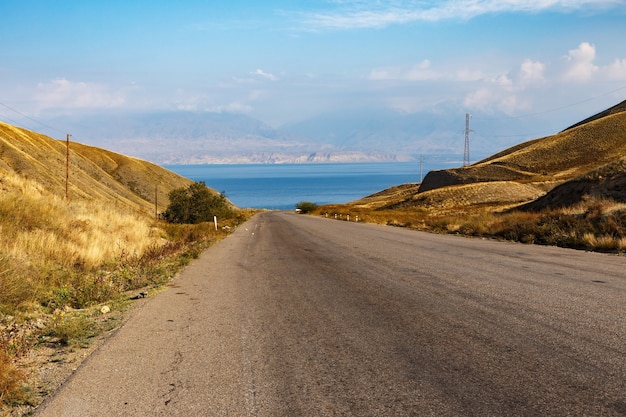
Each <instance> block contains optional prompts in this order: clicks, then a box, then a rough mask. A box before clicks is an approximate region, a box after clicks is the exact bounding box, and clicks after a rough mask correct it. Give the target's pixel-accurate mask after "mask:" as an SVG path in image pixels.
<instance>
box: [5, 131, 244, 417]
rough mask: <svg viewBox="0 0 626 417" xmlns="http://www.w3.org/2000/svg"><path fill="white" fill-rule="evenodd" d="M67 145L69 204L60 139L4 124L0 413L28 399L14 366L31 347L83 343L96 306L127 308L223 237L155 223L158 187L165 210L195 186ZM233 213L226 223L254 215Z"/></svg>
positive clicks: (143, 165)
mask: <svg viewBox="0 0 626 417" xmlns="http://www.w3.org/2000/svg"><path fill="white" fill-rule="evenodd" d="M70 149H71V150H70V155H71V156H70V167H71V170H70V190H69V197H70V198H69V199H65V163H66V158H65V155H66V147H65V142H64V141H57V140H53V139H51V138H48V137H46V136H43V135H39V134H36V133H33V132H29V131H27V130H24V129H19V128H16V127H13V126H10V125H7V124H4V123H1V122H0V413H1V412H2V411H3V410H4V409H5V408H4V407H5V405H6V403H19V402H23V401H27V402H28V401H31V400H30V399H29V398H28V395H25V393H26V391H24V390H23V389H22V388H23V384H24V382H25V380H24V378H26V377H28V376H29V374H28V373H24V372H21V371H19V370H18V369H17V368H16V367H15V361H16V360H18V359H19V358H20V357H21V356H23V355H26V354H27V353H30V352H32V348H33V345H34V344H35V343H46V346H56V345H58V344H59V343H61V344H68V345H70V344H74V343H76V342H77V341H78V344H79V345H81V344H82V343H83V341H84V340H87V339H88V338H90V337H91V336H92V335H93V333H94V331H95V330H94V329H96V328H98V326H97V325H96V326H94V321H93V320H94V317H95V320H97V318H98V317H100V315H101V313H100V310H99V306H98V304H99V303H104V302H107V303H109V305H110V306H112V307H111V308H114V306H116V305H119V306H123V305H125V303H126V301H125V300H128V291H131V290H137V289H139V288H144V289H145V288H152V287H158V286H159V285H163V284H165V283H166V282H168V281H169V280H170V279H171V278H172V277H173V275H174V274H175V273H176V272H177V271H178V270H179V269H180V268H182V267H183V266H184V265H186V264H187V263H188V262H189V261H190V260H191V259H193V258H195V257H197V256H198V255H199V253H200V252H201V251H202V250H203V249H204V248H206V247H207V245H209V244H211V243H212V242H214V241H215V240H216V239H218V238H219V237H220V236H225V235H226V234H227V232H226V231H215V230H214V228H213V225H212V224H211V225H209V224H203V225H170V224H166V223H163V222H161V221H158V220H156V219H155V218H154V213H155V186H157V187H158V188H157V189H156V192H157V193H158V194H157V199H158V207H156V209H157V210H158V211H159V212H162V211H163V210H164V209H165V207H167V205H168V204H169V201H168V198H167V195H168V193H169V192H170V191H171V190H173V189H176V188H183V187H187V186H188V185H189V184H191V183H192V181H190V180H188V179H186V178H183V177H181V176H179V175H177V174H175V173H173V172H170V171H167V170H165V169H163V168H161V167H158V166H156V165H154V164H151V163H148V162H145V161H141V160H138V159H135V158H129V157H126V156H123V155H119V154H115V153H113V152H108V151H105V150H101V149H97V148H94V147H89V146H85V145H80V144H77V143H72V144H71V145H70ZM233 212H234V213H235V217H234V218H233V219H230V220H226V219H224V220H226V222H223V223H222V224H223V225H229V226H231V227H233V226H236V225H237V224H238V223H240V222H241V221H243V220H245V219H246V218H247V217H249V216H250V215H251V214H252V213H250V212H244V211H240V210H236V209H235V210H233ZM120 300H121V301H120ZM111 303H112V304H111ZM92 310H93V311H95V315H93V314H91V313H90V312H91V311H92ZM66 312H67V314H66ZM35 336H37V337H38V338H39V339H38V338H37V337H35ZM37 340H39V342H37ZM42 341H47V342H42ZM27 356H28V357H32V356H31V355H27ZM38 400H41V398H39V397H38Z"/></svg>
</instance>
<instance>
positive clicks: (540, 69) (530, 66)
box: [519, 59, 546, 85]
mask: <svg viewBox="0 0 626 417" xmlns="http://www.w3.org/2000/svg"><path fill="white" fill-rule="evenodd" d="M545 70H546V66H545V64H543V63H541V62H539V61H531V60H530V59H526V60H524V62H522V65H521V66H520V71H519V78H520V82H521V83H522V84H523V85H528V84H534V83H537V82H543V81H544V80H545V78H544V77H545V76H544V73H545Z"/></svg>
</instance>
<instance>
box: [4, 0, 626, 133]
mask: <svg viewBox="0 0 626 417" xmlns="http://www.w3.org/2000/svg"><path fill="white" fill-rule="evenodd" d="M0 16H2V24H1V25H0V51H1V54H0V103H2V105H0V119H4V120H8V121H9V122H11V121H17V122H20V121H23V120H24V119H21V118H20V117H21V116H20V115H18V114H15V113H14V112H13V111H12V110H10V109H9V108H7V106H8V107H10V108H11V109H14V110H17V111H19V112H20V113H22V114H23V115H27V116H29V117H31V118H33V119H35V120H45V118H47V117H50V116H53V115H58V114H72V113H74V114H76V113H81V112H86V111H89V112H93V111H104V110H116V111H135V110H176V109H178V110H194V111H212V112H218V111H219V112H241V113H245V114H248V115H250V116H252V117H256V118H258V119H260V120H262V121H265V122H266V123H268V124H270V125H272V126H274V127H278V126H280V125H282V124H284V123H289V122H297V121H300V120H304V119H307V118H310V117H312V116H315V115H317V114H320V113H327V112H336V111H343V110H353V109H359V108H389V109H395V110H398V111H403V112H407V113H416V112H423V111H433V110H437V109H442V111H443V110H445V109H455V111H459V112H460V114H463V113H464V112H470V113H475V112H476V113H480V114H493V115H494V117H497V116H498V115H499V114H506V115H509V116H513V117H526V116H528V115H539V116H541V117H540V119H542V120H544V121H545V125H543V126H538V127H537V128H536V129H537V130H538V133H543V131H545V134H548V133H553V129H558V128H564V127H566V125H567V123H570V122H571V123H573V122H576V121H578V120H580V119H581V118H584V117H587V116H589V115H591V114H593V113H595V112H597V111H600V110H603V109H605V108H607V107H609V106H611V105H613V104H616V103H618V102H620V101H622V100H624V99H626V41H625V40H626V0H596V1H591V0H500V1H497V0H468V1H464V0H443V1H432V0H415V1H413V0H390V1H383V0H379V1H368V0H328V1H324V0H307V1H284V0H264V1H241V0H239V1H237V0H235V1H229V2H224V1H210V0H209V1H207V0H205V1H191V0H180V1H176V2H174V1H159V0H150V1H130V0H126V1H117V0H108V1H100V0H97V1H96V0H81V1H75V0H64V1H63V2H57V1H52V0H46V1H44V0H29V1H24V0H0ZM24 124H28V123H22V125H24ZM27 127H28V126H27ZM32 127H35V126H32Z"/></svg>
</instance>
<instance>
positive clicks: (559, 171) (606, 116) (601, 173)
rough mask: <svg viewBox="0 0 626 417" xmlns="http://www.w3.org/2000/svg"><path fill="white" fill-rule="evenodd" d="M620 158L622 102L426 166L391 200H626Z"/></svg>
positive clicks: (625, 118) (625, 152)
mask: <svg viewBox="0 0 626 417" xmlns="http://www.w3.org/2000/svg"><path fill="white" fill-rule="evenodd" d="M625 158H626V101H624V102H622V103H620V104H618V105H616V106H613V107H611V108H610V109H608V110H606V111H604V112H601V113H598V114H597V115H595V116H592V117H590V118H588V119H585V120H584V121H582V122H580V123H577V124H575V125H574V126H572V127H570V128H567V129H566V130H564V131H562V132H560V133H558V134H556V135H552V136H548V137H544V138H540V139H535V140H531V141H528V142H524V143H521V144H519V145H517V146H514V147H511V148H509V149H506V150H504V151H502V152H499V153H497V154H495V155H493V156H491V157H489V158H486V159H484V160H482V161H479V162H477V163H475V164H473V165H470V166H467V167H462V168H454V169H446V170H440V171H431V172H429V173H428V175H426V177H425V178H424V180H423V182H422V184H421V186H420V188H419V191H418V193H417V194H414V195H412V196H411V197H410V198H409V199H405V200H403V201H399V202H398V201H396V202H394V203H393V205H395V206H398V205H399V206H405V207H406V206H408V205H432V204H435V205H437V204H440V205H441V204H447V205H460V206H463V205H475V204H494V205H498V204H500V205H519V204H523V203H526V204H529V206H528V207H531V208H540V207H547V206H562V205H567V204H569V203H571V202H574V201H579V200H580V199H581V198H582V196H583V195H596V194H597V195H602V196H608V197H611V198H613V199H615V200H616V201H626V190H625V189H624V187H623V184H625V183H626V180H625V178H626V171H625V169H624V167H625V166H626V162H625V161H626V159H625ZM534 201H536V203H535V204H530V203H532V202H534ZM444 202H445V203H444Z"/></svg>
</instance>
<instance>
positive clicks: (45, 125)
mask: <svg viewBox="0 0 626 417" xmlns="http://www.w3.org/2000/svg"><path fill="white" fill-rule="evenodd" d="M0 105H1V106H4V107H6V108H7V109H9V110H11V111H13V112H15V113H17V114H19V115H20V116H22V117H24V118H26V119H28V120H30V121H32V122H35V123H37V124H40V125H41V126H44V127H46V128H48V129H51V130H54V131H55V132H58V133H61V134H65V132H63V131H61V130H60V129H57V128H56V127H53V126H50V125H48V124H46V123H44V122H41V121H39V120H36V119H33V118H32V117H30V116H27V115H25V114H24V113H22V112H20V111H18V110H16V109H14V108H13V107H11V106H8V105H6V104H4V103H2V102H0ZM7 119H8V118H7ZM12 122H13V123H16V122H15V121H12Z"/></svg>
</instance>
